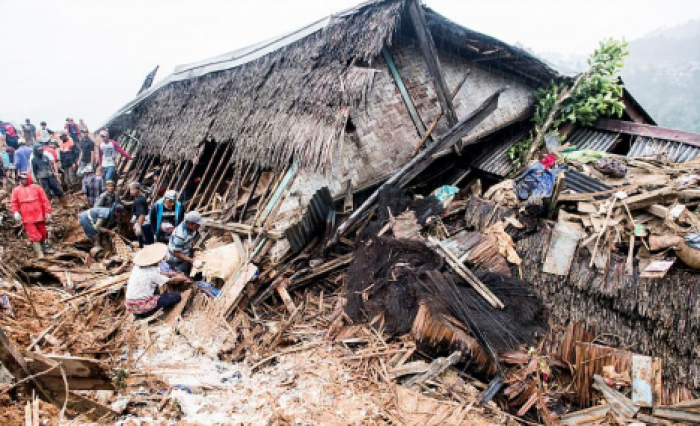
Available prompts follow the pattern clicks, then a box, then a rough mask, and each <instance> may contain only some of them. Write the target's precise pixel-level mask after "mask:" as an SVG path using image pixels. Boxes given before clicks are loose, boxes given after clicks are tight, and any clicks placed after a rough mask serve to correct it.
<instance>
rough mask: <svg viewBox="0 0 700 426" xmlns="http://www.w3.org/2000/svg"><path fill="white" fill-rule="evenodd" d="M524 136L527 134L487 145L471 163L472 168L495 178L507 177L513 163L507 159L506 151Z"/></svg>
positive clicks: (520, 134) (523, 133)
mask: <svg viewBox="0 0 700 426" xmlns="http://www.w3.org/2000/svg"><path fill="white" fill-rule="evenodd" d="M526 136H527V132H522V133H517V134H515V135H514V136H511V137H509V138H504V139H502V140H500V141H498V142H496V143H495V144H493V145H492V146H489V145H487V146H486V148H485V149H484V151H483V152H482V153H481V154H479V156H478V157H476V159H475V160H473V161H472V166H473V167H474V168H476V169H479V170H482V171H484V172H487V173H491V174H494V175H497V176H507V175H508V174H509V173H510V172H511V171H512V170H513V163H512V162H511V160H510V159H509V158H508V150H509V149H510V147H511V146H513V145H515V144H516V143H517V142H518V141H520V140H522V139H523V138H524V137H526Z"/></svg>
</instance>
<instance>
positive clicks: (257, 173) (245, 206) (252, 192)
mask: <svg viewBox="0 0 700 426" xmlns="http://www.w3.org/2000/svg"><path fill="white" fill-rule="evenodd" d="M261 175H262V173H261V172H260V169H259V168H256V169H255V178H254V179H253V186H251V188H250V195H249V196H248V199H247V200H245V204H243V209H241V215H240V216H239V217H238V221H239V222H243V219H244V217H245V211H246V210H247V209H248V204H249V203H250V200H252V199H253V196H254V195H255V190H256V189H258V182H260V176H261Z"/></svg>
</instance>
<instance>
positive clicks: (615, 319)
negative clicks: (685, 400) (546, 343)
mask: <svg viewBox="0 0 700 426" xmlns="http://www.w3.org/2000/svg"><path fill="white" fill-rule="evenodd" d="M494 209H496V211H495V213H494ZM492 213H493V214H492ZM512 214H514V211H513V210H509V209H506V208H501V207H496V205H495V204H494V203H491V202H488V201H484V200H481V199H480V198H476V197H472V198H471V199H470V200H469V202H468V204H467V209H466V215H465V217H466V225H467V226H468V227H473V228H476V229H483V228H485V227H486V226H487V225H488V223H487V222H490V223H494V222H496V221H498V220H499V219H501V218H503V217H507V216H509V215H512ZM489 219H490V221H489ZM537 225H538V227H537V228H538V229H537V231H536V232H534V233H532V234H530V235H522V236H521V237H520V238H518V237H517V236H516V237H515V238H514V239H517V241H516V249H517V251H518V254H519V255H520V257H521V258H522V260H523V263H522V267H521V269H522V273H523V280H524V281H526V282H529V283H530V284H531V285H532V286H533V288H534V289H535V291H536V292H537V293H538V294H539V295H540V297H542V299H543V300H544V302H545V305H546V306H547V307H548V308H549V309H550V319H551V321H552V325H553V326H555V327H556V326H562V330H563V326H566V325H568V324H570V323H573V322H576V321H579V320H581V321H585V322H586V323H588V324H589V325H590V326H591V327H593V328H594V329H595V332H596V333H597V334H598V335H601V336H602V335H607V336H606V337H607V338H608V339H610V338H611V337H614V338H617V339H618V341H619V342H620V346H625V347H627V348H628V349H629V350H631V351H633V352H636V353H641V354H644V355H650V356H658V357H661V358H662V359H663V364H664V383H665V387H666V391H670V390H672V389H674V388H677V387H688V388H690V389H693V390H695V391H697V390H699V389H700V346H699V345H698V342H700V301H699V300H698V292H700V275H698V274H695V273H692V272H690V271H687V270H683V269H681V268H679V267H674V268H673V269H672V270H671V271H669V273H668V275H666V277H664V278H663V279H640V278H639V266H638V265H637V264H635V268H634V274H633V275H631V276H628V275H625V258H624V256H623V255H618V254H613V255H612V257H611V260H610V262H609V266H608V270H607V271H606V272H605V273H604V274H603V273H599V272H598V271H597V270H596V269H595V268H594V267H589V266H588V263H589V261H590V253H589V252H588V250H587V249H585V248H581V247H579V248H578V249H577V250H576V253H575V255H574V258H573V261H572V265H571V270H570V273H569V275H568V276H565V277H560V276H556V275H551V274H547V273H544V272H542V265H543V264H544V261H545V258H546V255H547V250H548V249H549V241H550V238H551V234H552V228H553V226H552V225H551V224H548V223H546V222H545V221H541V220H537ZM517 273H518V272H517V271H516V270H514V274H517ZM516 276H517V275H516Z"/></svg>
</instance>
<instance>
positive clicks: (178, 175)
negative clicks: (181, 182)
mask: <svg viewBox="0 0 700 426" xmlns="http://www.w3.org/2000/svg"><path fill="white" fill-rule="evenodd" d="M184 163H185V162H184V161H180V162H178V163H177V167H175V173H174V174H173V179H171V182H169V183H168V187H167V188H166V190H167V189H170V188H173V187H175V182H174V179H175V178H177V179H180V174H179V173H180V168H181V167H182V165H183V164H184Z"/></svg>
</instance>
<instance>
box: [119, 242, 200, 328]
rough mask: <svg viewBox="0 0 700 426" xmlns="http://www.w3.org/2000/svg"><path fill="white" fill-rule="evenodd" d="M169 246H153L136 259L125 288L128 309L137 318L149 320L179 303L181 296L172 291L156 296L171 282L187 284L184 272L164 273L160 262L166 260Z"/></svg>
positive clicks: (145, 249) (137, 254)
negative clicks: (158, 289)
mask: <svg viewBox="0 0 700 426" xmlns="http://www.w3.org/2000/svg"><path fill="white" fill-rule="evenodd" d="M167 251H168V246H166V245H165V244H162V243H156V244H151V245H149V246H146V247H145V248H144V249H142V250H140V251H139V252H138V253H136V256H134V265H135V266H134V269H132V270H131V276H130V277H129V282H128V283H127V285H126V300H125V301H124V305H125V306H126V310H127V311H129V312H131V313H132V314H134V317H136V318H138V319H141V318H148V317H150V316H151V315H153V314H155V313H156V312H158V311H159V310H160V309H167V308H170V307H173V306H175V305H177V304H178V303H180V300H181V296H180V293H176V292H170V293H162V294H161V295H159V296H158V295H156V294H155V291H156V289H157V288H159V287H162V286H164V285H165V284H166V283H168V282H171V283H175V282H187V283H189V280H188V279H187V278H186V277H185V276H184V275H183V274H181V273H166V272H161V270H160V267H159V266H158V263H159V262H160V261H161V260H163V258H164V257H165V254H166V253H167Z"/></svg>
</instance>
